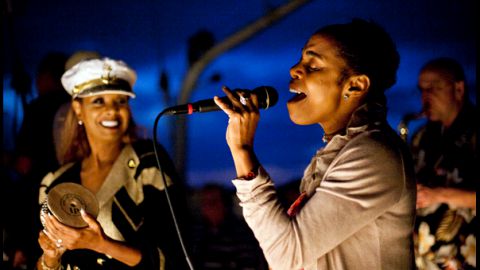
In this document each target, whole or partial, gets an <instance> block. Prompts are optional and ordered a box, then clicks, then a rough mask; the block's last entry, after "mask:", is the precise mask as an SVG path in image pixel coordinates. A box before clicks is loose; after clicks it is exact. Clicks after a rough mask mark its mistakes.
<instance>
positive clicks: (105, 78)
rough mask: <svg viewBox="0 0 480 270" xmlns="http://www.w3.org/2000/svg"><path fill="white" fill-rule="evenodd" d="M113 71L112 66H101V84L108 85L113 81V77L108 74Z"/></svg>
mask: <svg viewBox="0 0 480 270" xmlns="http://www.w3.org/2000/svg"><path fill="white" fill-rule="evenodd" d="M112 70H113V68H112V66H111V65H110V64H108V63H104V64H103V75H102V77H101V79H102V82H103V83H105V84H109V83H110V82H111V81H113V80H115V76H111V75H110V73H111V71H112Z"/></svg>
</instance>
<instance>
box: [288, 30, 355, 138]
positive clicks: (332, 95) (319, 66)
mask: <svg viewBox="0 0 480 270" xmlns="http://www.w3.org/2000/svg"><path fill="white" fill-rule="evenodd" d="M345 68H346V63H345V61H344V60H343V59H342V58H341V57H340V56H339V55H338V53H337V47H336V46H335V45H334V43H332V42H331V41H330V40H329V39H327V38H326V37H323V36H321V35H313V36H312V37H311V38H310V40H308V42H307V44H306V45H305V47H304V48H303V50H302V57H301V59H300V61H299V62H298V63H297V64H295V65H294V66H293V67H292V68H291V69H290V76H291V77H292V80H291V81H290V92H292V93H294V94H295V96H294V97H293V98H291V99H290V100H289V101H288V103H287V108H288V112H289V115H290V119H291V120H292V121H293V122H294V123H296V124H298V125H310V124H314V123H319V124H321V125H322V126H323V127H324V129H325V125H328V122H330V121H335V119H334V118H335V117H336V116H337V115H338V113H339V112H340V111H341V106H342V95H343V92H344V89H343V88H344V87H343V83H341V82H340V81H341V75H342V71H343V70H345Z"/></svg>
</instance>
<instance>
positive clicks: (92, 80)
mask: <svg viewBox="0 0 480 270" xmlns="http://www.w3.org/2000/svg"><path fill="white" fill-rule="evenodd" d="M136 80H137V74H136V73H135V71H134V70H133V69H131V68H130V67H129V66H128V65H127V64H125V63H124V62H123V61H119V60H113V59H110V58H103V59H89V60H84V61H81V62H79V63H78V64H76V65H74V66H73V67H72V68H70V69H69V70H67V71H66V72H65V73H64V74H63V76H62V85H63V87H64V88H65V90H66V91H67V92H68V93H69V94H70V95H71V96H72V98H77V97H80V98H83V97H88V96H94V95H101V94H123V95H128V96H130V97H132V98H134V97H135V93H133V85H134V84H135V81H136Z"/></svg>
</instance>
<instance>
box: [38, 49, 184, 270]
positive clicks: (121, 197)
mask: <svg viewBox="0 0 480 270" xmlns="http://www.w3.org/2000/svg"><path fill="white" fill-rule="evenodd" d="M135 81H136V74H135V72H134V71H133V70H132V69H131V68H130V67H128V66H127V65H126V64H125V63H124V62H122V61H116V60H112V59H108V58H104V59H91V60H86V61H82V62H80V63H78V64H77V65H75V66H73V67H72V68H71V69H69V70H68V71H66V72H65V74H64V75H63V77H62V84H63V86H64V88H65V89H66V90H67V92H68V93H69V94H70V95H71V96H72V106H71V109H70V111H69V112H68V115H67V117H66V120H65V128H64V131H63V133H62V140H61V142H62V145H61V146H60V149H59V153H60V157H61V164H63V165H62V166H61V168H60V169H58V170H57V171H55V172H53V173H50V174H48V175H47V176H45V178H44V179H43V180H42V184H41V187H40V203H43V202H44V200H45V198H47V194H48V192H49V191H50V190H51V189H52V188H53V187H55V186H56V185H58V184H61V183H65V182H74V183H77V184H81V185H82V186H83V187H85V188H86V189H88V190H89V191H91V192H92V193H93V194H95V197H96V199H97V201H98V203H99V213H98V216H97V217H96V219H95V218H94V217H93V216H91V215H89V214H88V213H86V212H85V211H84V210H83V209H82V211H81V216H82V218H83V220H84V221H85V223H86V224H88V226H87V227H85V228H80V229H79V228H73V227H70V226H67V225H64V224H62V222H60V221H59V219H57V218H56V217H55V215H54V214H50V213H48V214H43V212H42V214H41V219H42V223H43V224H44V226H45V228H44V230H42V231H41V232H40V234H39V238H38V242H39V244H40V247H41V248H42V250H43V254H42V256H41V257H40V258H39V260H38V263H37V267H38V269H45V270H50V269H62V268H64V269H89V270H91V269H132V268H134V269H182V268H183V264H184V262H183V260H175V259H174V258H173V257H174V256H176V255H178V254H181V252H179V251H180V249H176V248H177V247H178V246H177V242H178V241H177V239H176V238H174V237H175V236H176V234H175V232H174V231H173V229H174V227H173V223H172V219H171V216H170V213H169V212H168V209H167V208H166V202H165V201H164V200H165V196H164V189H165V186H164V184H163V181H162V178H161V177H162V176H161V174H162V172H160V171H159V169H158V168H157V167H156V163H155V155H154V153H153V151H152V148H153V147H151V146H152V144H151V142H148V141H141V140H136V138H135V137H136V136H135V134H134V132H135V125H134V123H133V119H132V114H131V111H130V106H129V98H133V97H135V94H134V93H133V90H132V86H133V84H134V83H135ZM160 160H161V162H162V163H163V164H162V168H163V170H164V172H163V174H164V175H165V177H166V182H167V183H168V185H169V186H170V185H171V184H172V183H173V182H174V181H173V180H175V177H176V174H175V170H174V169H173V165H172V163H171V161H170V159H169V157H168V155H167V154H166V152H165V150H163V149H161V153H160ZM169 189H171V187H169ZM157 220H159V221H157Z"/></svg>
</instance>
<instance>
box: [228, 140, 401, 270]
mask: <svg viewBox="0 0 480 270" xmlns="http://www.w3.org/2000/svg"><path fill="white" fill-rule="evenodd" d="M387 145H388V144H386V143H385V142H384V141H382V140H381V139H378V138H377V139H375V138H373V139H372V138H371V137H368V138H363V139H362V138H360V139H354V140H352V141H350V142H349V143H348V144H347V145H346V146H345V147H344V149H343V150H341V151H340V152H339V154H338V155H337V157H336V158H335V159H334V161H333V162H332V163H331V164H330V166H329V167H328V169H327V171H326V172H325V174H324V176H323V180H322V182H321V184H320V186H319V187H317V188H316V190H315V192H314V193H313V195H312V196H311V197H310V198H309V199H308V201H307V202H306V203H305V205H304V206H303V208H302V209H301V210H300V212H299V213H298V214H297V215H295V216H294V217H292V218H290V217H289V216H288V215H287V214H286V210H285V209H283V208H282V207H281V204H280V203H279V201H278V199H277V195H276V193H275V189H274V185H273V182H272V181H271V179H270V177H269V176H268V174H267V173H266V172H265V171H264V170H263V169H260V171H259V175H258V176H257V177H256V178H255V179H253V180H251V181H242V180H233V184H234V185H235V186H236V188H237V195H238V197H239V199H240V205H241V206H242V209H243V215H244V217H245V220H246V221H247V223H248V224H249V226H250V228H251V229H252V230H253V232H254V234H255V236H256V238H257V240H258V241H259V243H260V246H261V247H262V249H263V252H264V254H265V257H266V259H267V261H268V263H269V265H270V267H272V269H301V268H302V267H306V266H309V265H312V264H314V263H315V262H316V261H317V260H318V258H320V257H322V256H323V255H325V254H326V253H328V252H329V251H331V250H332V249H334V248H335V247H336V246H338V245H339V244H341V243H342V242H343V241H345V240H346V239H348V238H349V237H351V236H352V235H353V234H355V233H356V232H357V231H359V230H361V229H362V228H363V227H365V226H366V225H367V224H369V223H372V222H374V220H375V219H376V218H377V217H378V216H380V215H382V214H383V213H384V212H385V211H387V210H388V209H389V208H390V207H391V206H392V205H394V204H395V203H396V202H398V201H399V200H400V197H401V194H402V192H403V190H404V188H405V176H404V173H403V172H404V171H403V163H402V157H401V155H400V153H399V151H396V150H395V149H392V147H388V146H387Z"/></svg>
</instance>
